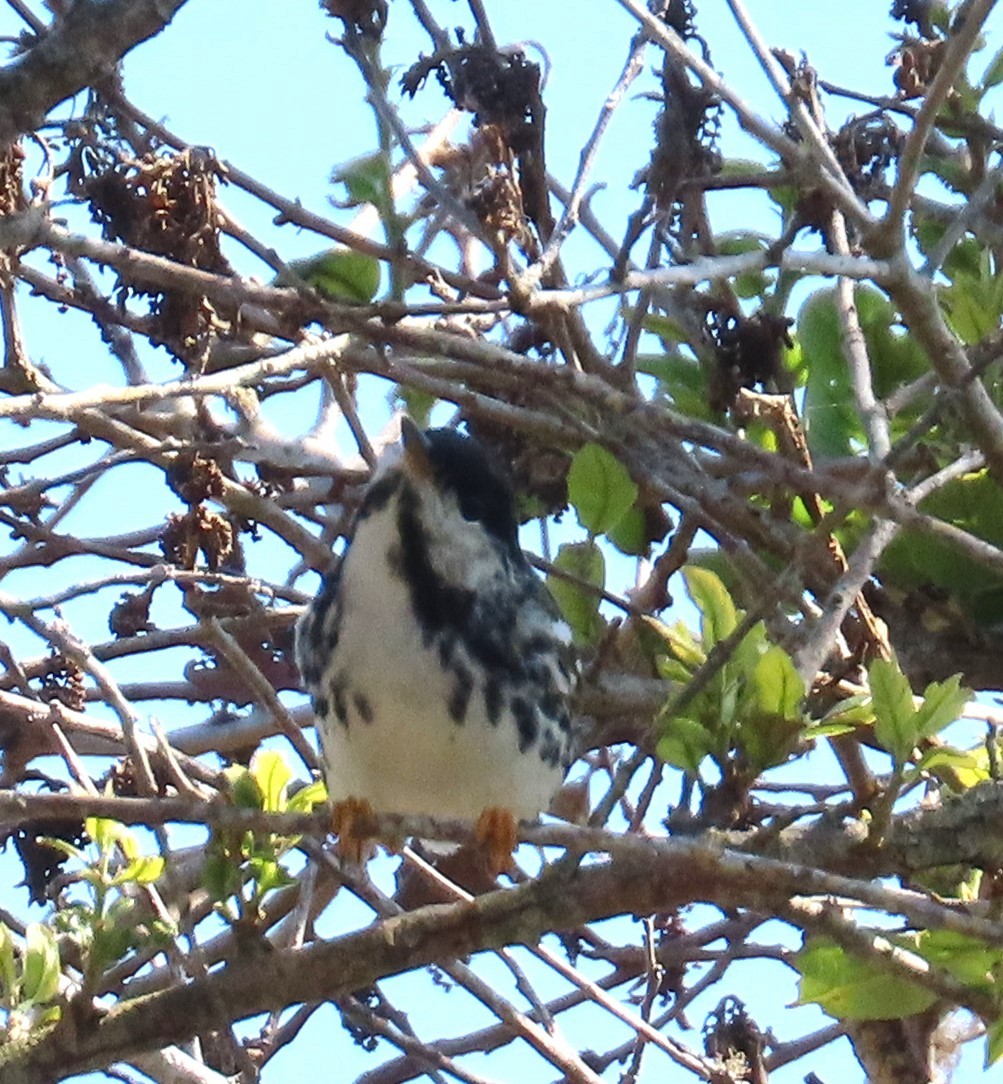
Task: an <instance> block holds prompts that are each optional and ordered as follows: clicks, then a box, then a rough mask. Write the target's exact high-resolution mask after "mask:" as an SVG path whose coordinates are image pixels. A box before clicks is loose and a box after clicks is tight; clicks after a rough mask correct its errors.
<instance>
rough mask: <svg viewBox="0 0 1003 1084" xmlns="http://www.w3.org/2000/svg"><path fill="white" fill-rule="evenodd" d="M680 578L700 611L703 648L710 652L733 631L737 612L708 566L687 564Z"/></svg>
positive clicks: (722, 585)
mask: <svg viewBox="0 0 1003 1084" xmlns="http://www.w3.org/2000/svg"><path fill="white" fill-rule="evenodd" d="M683 579H684V580H685V581H686V589H687V591H689V593H690V598H691V599H693V603H694V605H695V606H696V607H697V609H698V610H699V611H700V615H701V620H700V634H701V636H702V637H703V646H704V650H705V651H710V649H711V648H712V647H713V646H714V645H715V644H716V643H718V642H719V641H720V640H723V639H725V637H727V636H730V635H731V634H732V633H733V632H734V631H735V628H736V627H737V626H738V611H737V609H736V608H735V604H734V602H732V600H731V595H729V594H728V591H727V589H726V588H725V586H724V584H723V583H722V582H721V580H720V578H719V577H718V576H717V575H716V574H715V573H713V572H711V571H710V570H709V569H706V568H695V567H694V566H693V565H688V566H687V567H686V568H684V569H683Z"/></svg>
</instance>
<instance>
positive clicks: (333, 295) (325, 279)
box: [275, 248, 380, 304]
mask: <svg viewBox="0 0 1003 1084" xmlns="http://www.w3.org/2000/svg"><path fill="white" fill-rule="evenodd" d="M289 270H290V271H294V272H295V273H296V274H297V275H299V277H300V278H301V279H303V281H304V282H305V283H306V284H307V285H308V286H312V287H313V288H314V289H315V290H316V291H317V293H319V294H320V295H321V296H322V297H326V298H328V299H329V300H331V301H355V302H358V303H360V304H366V303H367V302H369V301H372V300H373V298H374V297H375V296H376V292H377V291H378V290H379V288H380V262H379V260H377V259H376V258H375V257H374V256H370V255H368V254H367V253H365V252H355V251H354V250H353V249H350V248H331V249H328V250H327V251H326V252H319V253H317V255H315V256H307V257H306V258H304V259H302V260H290V261H289ZM275 282H276V285H279V286H284V285H288V283H287V282H284V281H283V276H282V275H279V276H278V277H277V278H276V280H275Z"/></svg>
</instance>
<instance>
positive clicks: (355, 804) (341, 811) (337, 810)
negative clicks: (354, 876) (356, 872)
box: [331, 797, 373, 866]
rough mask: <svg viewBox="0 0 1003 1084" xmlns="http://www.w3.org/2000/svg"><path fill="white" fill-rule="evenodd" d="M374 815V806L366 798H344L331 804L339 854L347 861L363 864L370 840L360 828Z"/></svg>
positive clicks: (332, 825) (333, 827) (332, 824)
mask: <svg viewBox="0 0 1003 1084" xmlns="http://www.w3.org/2000/svg"><path fill="white" fill-rule="evenodd" d="M372 815H373V807H372V806H371V805H370V804H369V802H367V801H366V799H365V798H352V797H349V798H344V799H343V800H342V801H340V802H335V803H334V804H333V805H332V806H331V828H332V830H333V831H334V832H335V834H336V835H337V837H338V854H340V855H341V857H342V858H344V859H345V861H346V862H352V863H354V864H355V865H357V866H360V865H362V860H363V856H364V855H365V854H366V851H367V843H368V842H369V841H368V839H367V837H366V836H365V835H363V834H362V833H361V832H359V830H358V828H359V823H360V822H362V823H365V822H366V821H367V820H368V819H369V818H370V817H371V816H372Z"/></svg>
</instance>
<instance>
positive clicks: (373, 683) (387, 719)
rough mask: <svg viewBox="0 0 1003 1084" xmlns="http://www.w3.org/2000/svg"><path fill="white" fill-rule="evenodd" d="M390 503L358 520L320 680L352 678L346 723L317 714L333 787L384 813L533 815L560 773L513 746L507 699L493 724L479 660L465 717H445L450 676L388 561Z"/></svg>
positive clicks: (479, 558)
mask: <svg viewBox="0 0 1003 1084" xmlns="http://www.w3.org/2000/svg"><path fill="white" fill-rule="evenodd" d="M396 507H397V501H396V499H392V500H391V501H390V502H389V503H388V504H387V506H385V507H384V508H382V509H380V510H379V511H377V512H374V513H373V514H372V515H370V516H368V517H367V518H365V519H364V520H362V521H361V522H360V523H359V525H358V529H357V532H356V534H355V537H354V539H353V542H352V545H351V546H350V548H349V550H348V552H347V554H346V556H345V558H344V561H343V564H342V569H341V583H340V592H339V594H340V615H339V626H340V630H339V637H338V646H337V648H336V649H335V651H334V652H333V654H332V657H331V660H330V663H329V666H328V668H327V670H326V672H325V676H324V681H325V683H326V682H328V681H329V680H330V678H332V677H336V676H337V675H339V674H344V675H347V677H348V681H347V684H346V688H345V690H344V693H345V695H344V702H345V709H346V712H347V719H348V725H347V726H345V725H343V724H341V723H340V722H338V721H337V719H335V718H334V717H333V715H332V714H331V713H329V714H328V717H327V718H326V719H323V720H320V727H321V737H322V740H323V744H324V759H325V762H326V769H325V770H326V774H327V785H328V790H329V793H330V796H331V798H332V800H334V801H338V800H340V799H343V798H347V797H349V796H352V797H359V798H365V799H368V801H370V802H371V803H372V805H373V806H374V808H375V809H377V810H379V811H382V812H388V813H404V814H409V813H410V814H415V813H419V814H429V815H435V816H442V817H458V818H465V819H474V818H476V817H477V816H478V815H479V814H480V813H481V812H482V811H483V810H484V809H485V808H488V807H492V806H501V807H505V808H508V809H511V810H512V811H513V812H514V813H515V814H516V816H518V817H521V818H531V817H534V816H536V815H537V814H538V813H539V812H540V811H541V810H543V809H545V808H546V807H547V805H548V804H549V802H550V799H551V798H552V796H553V795H554V793H555V792H556V790H557V789H558V787H559V786H560V784H561V780H562V777H563V770H562V768H561V767H560V766H559V765H554V764H552V763H548V762H547V761H545V760H544V759H543V758H542V757H541V756H540V755H539V752H538V750H537V749H536V748H530V749H528V750H527V751H525V752H521V751H520V749H519V731H518V727H517V726H516V723H515V721H514V720H513V719H512V717H511V715H510V713H509V711H508V708H507V706H506V707H505V708H503V710H502V712H501V716H500V718H498V719H497V722H496V723H495V724H492V723H491V722H490V721H489V718H488V713H487V710H486V707H485V703H484V695H483V693H484V690H483V678H482V676H481V675H480V673H479V670H478V667H476V666H474V665H470V666H469V667H467V669H468V670H469V673H470V674H471V675H472V676H473V688H472V689H471V692H470V697H469V701H468V704H467V709H466V711H465V714H464V718H463V721H462V722H460V723H458V722H455V721H454V720H453V719H452V718H451V717H450V714H449V711H448V708H447V705H448V703H449V699H450V695H451V693H452V692H453V690H454V687H455V676H454V674H453V673H452V672H451V671H449V670H447V669H444V668H443V666H442V663H441V660H440V657H439V653H438V650H437V649H436V647H435V646H434V645H433V646H426V645H425V644H424V643H423V642H422V635H421V630H420V628H419V626H418V624H417V622H416V620H415V616H414V611H413V608H412V602H411V597H410V595H409V592H408V588H407V585H406V584H405V582H404V581H403V580H402V579H401V578H400V576H399V575H398V573H397V572H396V571H395V570H394V568H393V563H394V549H395V547H396V546H399V539H398V535H397V529H396ZM490 560H491V558H490V555H489V554H488V553H487V552H485V553H482V554H467V555H466V557H465V561H464V565H465V567H466V568H467V569H468V573H469V571H470V570H473V569H476V576H477V578H481V577H483V576H484V575H485V574H486V572H487V563H488V562H489V561H490ZM495 560H497V558H495ZM456 651H457V658H456V659H455V660H454V661H459V662H461V663H464V662H466V663H469V659H466V660H464V655H463V648H462V646H461V647H458V648H457V649H456ZM360 697H361V701H360V699H359V698H360ZM367 718H368V721H367Z"/></svg>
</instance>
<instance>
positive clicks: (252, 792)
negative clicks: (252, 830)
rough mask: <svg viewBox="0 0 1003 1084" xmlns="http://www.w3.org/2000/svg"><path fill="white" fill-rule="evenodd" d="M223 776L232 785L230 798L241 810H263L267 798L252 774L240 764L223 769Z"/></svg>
mask: <svg viewBox="0 0 1003 1084" xmlns="http://www.w3.org/2000/svg"><path fill="white" fill-rule="evenodd" d="M223 775H224V776H225V777H226V781H227V783H228V784H229V785H230V798H231V799H232V800H233V804H234V805H235V806H238V807H239V808H241V809H263V808H264V803H265V796H264V795H263V794H262V793H261V787H260V786H259V785H258V781H257V779H255V778H254V776H253V775H252V774H251V772H250V771H249V770H248V769H247V768H244V767H242V766H241V765H239V764H233V765H231V766H230V767H229V768H224V769H223Z"/></svg>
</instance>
